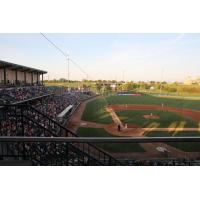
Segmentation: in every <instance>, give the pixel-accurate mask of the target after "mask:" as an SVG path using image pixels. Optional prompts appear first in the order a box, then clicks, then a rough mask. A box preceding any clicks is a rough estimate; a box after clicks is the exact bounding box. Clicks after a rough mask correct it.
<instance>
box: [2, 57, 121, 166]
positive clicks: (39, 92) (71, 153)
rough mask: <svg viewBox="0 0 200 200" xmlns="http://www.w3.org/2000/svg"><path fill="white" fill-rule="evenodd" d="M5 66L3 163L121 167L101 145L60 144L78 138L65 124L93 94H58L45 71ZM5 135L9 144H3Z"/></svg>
mask: <svg viewBox="0 0 200 200" xmlns="http://www.w3.org/2000/svg"><path fill="white" fill-rule="evenodd" d="M0 64H1V65H0V66H1V73H0V74H1V79H2V84H1V88H0V135H1V142H0V159H1V161H0V165H6V164H7V165H118V164H120V162H119V161H117V160H116V159H114V158H113V157H112V156H111V155H109V154H108V153H107V152H105V151H103V150H101V149H99V148H98V147H96V146H95V145H92V144H89V143H84V144H79V143H73V144H72V143H66V142H60V141H59V142H56V140H55V141H54V138H62V139H64V138H65V137H78V136H77V135H76V134H75V133H73V132H71V131H70V130H68V129H67V128H65V125H66V123H67V119H68V118H69V117H70V115H72V114H73V112H74V111H75V110H76V109H77V107H78V106H79V105H80V103H81V102H82V101H84V100H86V99H89V98H92V97H93V96H94V94H93V93H92V92H89V91H79V90H77V89H71V90H70V91H69V90H62V91H63V92H62V94H58V93H57V91H56V90H57V88H53V89H52V88H47V87H45V86H43V74H45V73H46V72H45V71H41V70H38V69H33V68H29V67H25V66H21V65H17V64H13V63H8V62H4V61H1V62H0ZM2 72H3V73H2ZM14 73H15V75H16V76H15V80H14V75H13V74H14ZM2 74H3V76H2ZM22 74H23V76H22ZM40 75H42V80H40ZM4 137H5V138H7V139H9V142H8V141H3V140H2V139H3V138H4ZM19 137H23V139H27V138H29V139H30V138H31V139H34V138H35V137H38V138H46V139H47V141H45V142H42V143H40V141H39V140H38V138H37V139H34V140H33V141H31V142H28V141H27V142H25V141H23V139H22V138H21V139H20V138H19ZM15 139H17V140H18V141H15ZM48 139H51V141H49V142H48ZM52 139H53V141H52ZM61 141H62V140H61Z"/></svg>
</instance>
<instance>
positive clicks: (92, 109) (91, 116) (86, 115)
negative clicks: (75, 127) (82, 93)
mask: <svg viewBox="0 0 200 200" xmlns="http://www.w3.org/2000/svg"><path fill="white" fill-rule="evenodd" d="M106 106H107V102H106V101H105V99H104V98H100V99H95V100H94V101H91V102H89V103H87V105H86V108H85V110H84V112H83V115H82V120H84V121H91V122H97V123H101V124H111V123H112V122H113V121H112V118H111V116H110V114H109V113H108V112H107V111H106V109H105V107H106Z"/></svg>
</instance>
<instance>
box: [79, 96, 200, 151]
mask: <svg viewBox="0 0 200 200" xmlns="http://www.w3.org/2000/svg"><path fill="white" fill-rule="evenodd" d="M199 122H200V101H198V100H190V99H186V98H182V99H181V98H178V99H175V98H163V97H156V96H150V95H142V96H118V95H112V96H107V97H103V96H100V97H98V98H96V99H94V100H90V101H89V102H87V103H85V105H84V108H82V113H81V116H80V120H79V122H78V123H77V129H76V131H77V133H78V134H79V135H80V136H83V137H112V136H115V137H116V136H117V137H123V136H137V137H138V136H139V137H166V136H167V137H174V136H194V137H195V136H200V132H199V131H200V129H199ZM118 125H120V128H121V129H120V131H119V130H118ZM163 145H167V148H168V149H169V150H170V151H176V150H177V152H179V153H180V152H182V153H185V152H186V153H194V152H199V151H200V144H198V143H189V144H188V143H187V144H186V143H174V144H172V143H170V144H163ZM99 146H100V147H101V148H103V149H104V150H107V151H109V152H111V153H116V154H120V153H121V154H122V153H140V154H141V153H145V152H146V153H147V152H148V151H149V150H150V149H151V148H154V147H155V145H154V146H152V145H148V144H111V145H110V144H101V145H99ZM121 154H120V155H121Z"/></svg>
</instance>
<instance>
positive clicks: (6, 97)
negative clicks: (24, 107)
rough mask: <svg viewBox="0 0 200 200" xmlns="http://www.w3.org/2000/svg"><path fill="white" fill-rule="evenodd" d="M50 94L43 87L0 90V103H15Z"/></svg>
mask: <svg viewBox="0 0 200 200" xmlns="http://www.w3.org/2000/svg"><path fill="white" fill-rule="evenodd" d="M50 93H51V91H50V90H48V88H47V87H44V86H26V87H11V88H0V103H15V102H19V101H24V100H28V99H31V98H35V97H39V96H43V95H46V94H50Z"/></svg>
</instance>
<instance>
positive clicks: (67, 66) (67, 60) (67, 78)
mask: <svg viewBox="0 0 200 200" xmlns="http://www.w3.org/2000/svg"><path fill="white" fill-rule="evenodd" d="M67 81H68V90H69V88H70V83H69V54H67Z"/></svg>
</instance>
